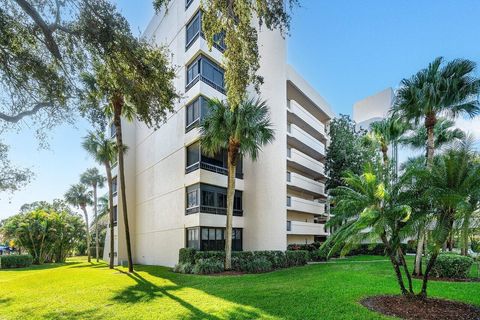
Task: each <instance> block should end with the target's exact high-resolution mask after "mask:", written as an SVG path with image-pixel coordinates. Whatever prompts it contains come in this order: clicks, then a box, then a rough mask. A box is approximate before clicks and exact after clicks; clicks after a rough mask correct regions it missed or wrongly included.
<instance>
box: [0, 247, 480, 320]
mask: <svg viewBox="0 0 480 320" xmlns="http://www.w3.org/2000/svg"><path fill="white" fill-rule="evenodd" d="M382 260H384V258H383V257H368V256H364V257H352V258H349V259H342V260H337V261H335V263H329V264H315V265H309V266H305V267H297V268H292V269H284V270H280V271H276V272H271V273H266V274H257V275H243V276H221V277H219V276H195V275H180V274H175V273H172V272H171V271H170V269H168V268H164V267H155V266H137V267H136V270H137V272H136V273H135V274H127V273H125V269H124V268H118V269H116V270H109V269H108V267H106V265H105V264H104V263H99V264H97V263H92V264H88V263H87V262H86V260H85V259H84V258H75V259H70V260H69V261H68V262H67V263H66V264H62V265H44V266H35V267H32V268H28V269H17V270H3V271H0V310H1V311H0V319H2V320H3V319H75V318H78V319H192V318H195V319H258V318H262V319H385V318H384V317H381V316H379V315H377V314H376V313H373V312H370V311H369V310H367V309H366V308H364V307H363V306H361V305H360V304H359V303H358V301H359V300H360V299H361V298H363V297H366V296H370V295H378V294H397V293H398V292H399V290H398V289H397V286H396V282H395V278H394V276H393V272H392V269H391V266H390V264H389V262H388V261H382ZM337 262H338V263H337ZM415 284H416V286H417V287H418V286H419V282H418V281H416V282H415ZM429 288H430V294H431V295H432V296H436V297H442V298H448V299H452V300H459V301H464V302H467V303H472V304H476V305H478V306H480V283H479V282H477V283H446V282H433V281H432V282H431V283H430V285H429Z"/></svg>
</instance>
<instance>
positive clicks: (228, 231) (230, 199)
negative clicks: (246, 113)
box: [225, 150, 237, 270]
mask: <svg viewBox="0 0 480 320" xmlns="http://www.w3.org/2000/svg"><path fill="white" fill-rule="evenodd" d="M236 157H237V155H236V151H231V150H229V152H228V160H227V162H228V184H227V224H226V228H225V270H230V269H232V233H233V203H234V200H235V175H236V170H237V166H236Z"/></svg>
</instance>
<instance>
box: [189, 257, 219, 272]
mask: <svg viewBox="0 0 480 320" xmlns="http://www.w3.org/2000/svg"><path fill="white" fill-rule="evenodd" d="M222 271H223V263H221V262H220V261H218V260H215V259H198V260H197V261H196V262H195V266H194V267H193V273H195V274H211V273H219V272H222Z"/></svg>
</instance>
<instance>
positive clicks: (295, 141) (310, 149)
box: [287, 123, 325, 161]
mask: <svg viewBox="0 0 480 320" xmlns="http://www.w3.org/2000/svg"><path fill="white" fill-rule="evenodd" d="M287 142H288V144H289V145H290V146H291V147H294V148H295V149H297V150H299V151H301V152H303V153H305V154H306V155H308V156H309V157H311V158H314V159H315V160H317V161H318V160H323V159H324V158H325V146H324V144H323V143H321V142H320V141H319V140H317V139H315V138H314V137H312V136H311V135H309V134H308V133H306V132H305V131H304V130H302V129H301V128H300V127H298V126H297V125H295V124H293V123H289V124H287Z"/></svg>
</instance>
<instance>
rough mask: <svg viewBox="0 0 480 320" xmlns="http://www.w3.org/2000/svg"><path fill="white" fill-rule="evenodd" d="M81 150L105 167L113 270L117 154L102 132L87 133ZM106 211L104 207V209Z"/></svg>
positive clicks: (113, 145) (112, 144)
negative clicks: (113, 174)
mask: <svg viewBox="0 0 480 320" xmlns="http://www.w3.org/2000/svg"><path fill="white" fill-rule="evenodd" d="M82 146H83V148H84V149H85V150H86V151H87V152H88V153H89V154H90V155H91V156H92V157H93V158H94V159H95V161H97V162H98V163H99V164H102V165H103V166H104V167H105V173H106V175H107V187H108V210H107V212H108V213H109V225H110V244H109V245H110V263H109V266H110V269H113V267H114V266H113V259H114V256H113V252H114V251H115V243H114V239H115V234H114V217H113V185H112V180H113V178H112V168H111V164H112V163H114V162H115V161H116V160H117V156H118V152H117V147H116V145H115V142H113V141H112V140H111V139H108V138H106V137H105V134H104V133H103V132H102V131H99V132H89V133H88V135H87V136H86V137H84V138H83V142H82ZM104 208H105V209H107V208H106V207H104Z"/></svg>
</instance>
